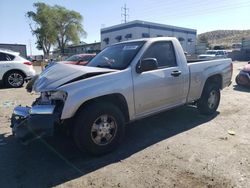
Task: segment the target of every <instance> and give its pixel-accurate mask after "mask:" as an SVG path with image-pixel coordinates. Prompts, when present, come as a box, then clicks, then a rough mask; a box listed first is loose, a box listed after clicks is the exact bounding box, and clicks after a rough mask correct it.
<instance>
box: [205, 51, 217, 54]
mask: <svg viewBox="0 0 250 188" xmlns="http://www.w3.org/2000/svg"><path fill="white" fill-rule="evenodd" d="M206 54H216V51H207V53H206Z"/></svg>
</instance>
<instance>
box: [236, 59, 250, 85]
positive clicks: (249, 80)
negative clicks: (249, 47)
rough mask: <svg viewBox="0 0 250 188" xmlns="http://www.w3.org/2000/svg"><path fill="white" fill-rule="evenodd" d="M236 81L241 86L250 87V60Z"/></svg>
mask: <svg viewBox="0 0 250 188" xmlns="http://www.w3.org/2000/svg"><path fill="white" fill-rule="evenodd" d="M235 82H236V83H237V84H238V85H240V86H246V87H250V61H249V62H248V64H247V65H245V66H244V68H243V69H242V70H241V71H240V73H239V74H238V75H237V76H236V78H235Z"/></svg>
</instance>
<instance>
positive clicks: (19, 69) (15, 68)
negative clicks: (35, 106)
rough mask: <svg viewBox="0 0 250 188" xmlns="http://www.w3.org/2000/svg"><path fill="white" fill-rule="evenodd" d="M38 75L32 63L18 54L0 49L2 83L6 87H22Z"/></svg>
mask: <svg viewBox="0 0 250 188" xmlns="http://www.w3.org/2000/svg"><path fill="white" fill-rule="evenodd" d="M35 75H36V71H35V70H34V68H33V66H32V63H31V62H30V61H28V60H27V59H24V58H23V57H21V56H20V55H19V53H18V52H13V51H10V50H5V49H0V81H2V82H3V84H4V85H5V86H6V87H13V88H18V87H22V86H23V84H24V81H25V80H29V79H31V78H32V77H33V76H35Z"/></svg>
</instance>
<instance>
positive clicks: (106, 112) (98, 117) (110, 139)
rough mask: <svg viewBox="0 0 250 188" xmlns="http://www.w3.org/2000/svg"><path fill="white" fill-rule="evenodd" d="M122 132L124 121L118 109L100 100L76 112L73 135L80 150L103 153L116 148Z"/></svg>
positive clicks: (96, 153) (122, 135)
mask: <svg viewBox="0 0 250 188" xmlns="http://www.w3.org/2000/svg"><path fill="white" fill-rule="evenodd" d="M124 133H125V123H124V117H123V114H122V113H121V111H120V109H119V108H118V107H116V106H115V105H113V104H109V103H102V102H101V103H95V104H91V105H88V106H86V107H84V108H83V109H81V110H80V111H79V112H78V114H77V116H76V122H75V127H74V132H73V137H74V140H75V142H76V145H77V146H78V148H79V149H80V150H82V151H84V150H86V151H88V152H89V153H91V154H94V155H103V154H106V153H108V152H111V151H112V150H114V149H116V148H117V146H118V145H119V144H120V142H121V141H122V139H123V137H124Z"/></svg>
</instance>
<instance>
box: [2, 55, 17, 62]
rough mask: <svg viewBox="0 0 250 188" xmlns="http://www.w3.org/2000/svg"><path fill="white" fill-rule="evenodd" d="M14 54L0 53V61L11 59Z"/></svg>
mask: <svg viewBox="0 0 250 188" xmlns="http://www.w3.org/2000/svg"><path fill="white" fill-rule="evenodd" d="M14 58H15V56H13V55H10V54H5V53H0V61H12V60H13V59H14Z"/></svg>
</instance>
